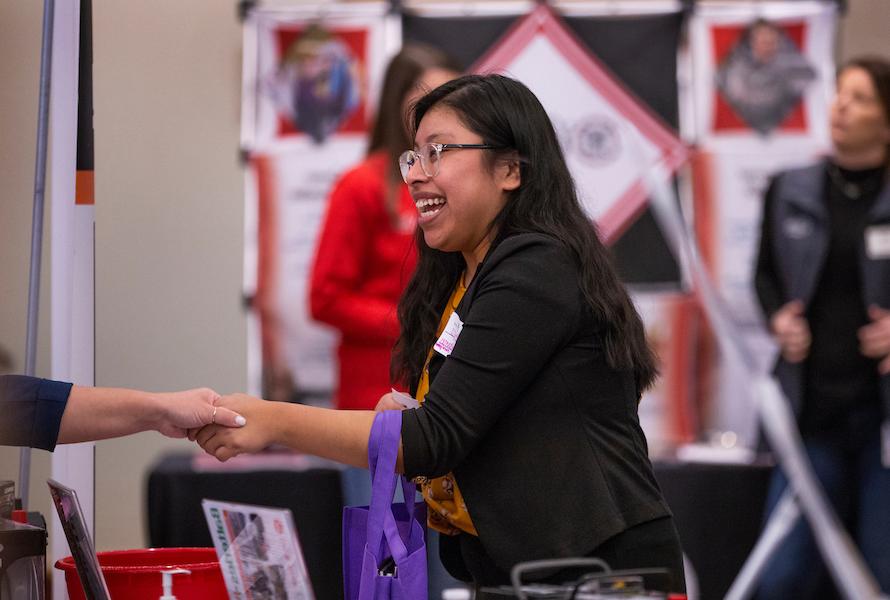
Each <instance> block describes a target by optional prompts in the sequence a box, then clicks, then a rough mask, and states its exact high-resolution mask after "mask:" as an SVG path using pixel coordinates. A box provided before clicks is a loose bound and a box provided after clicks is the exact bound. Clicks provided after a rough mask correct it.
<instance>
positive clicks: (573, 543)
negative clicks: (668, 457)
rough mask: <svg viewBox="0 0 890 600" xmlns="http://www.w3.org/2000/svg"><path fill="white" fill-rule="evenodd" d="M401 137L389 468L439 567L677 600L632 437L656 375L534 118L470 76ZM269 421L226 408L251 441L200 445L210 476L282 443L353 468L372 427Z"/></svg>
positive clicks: (366, 419)
mask: <svg viewBox="0 0 890 600" xmlns="http://www.w3.org/2000/svg"><path fill="white" fill-rule="evenodd" d="M414 130H415V135H414V147H413V149H412V150H410V151H409V152H406V153H405V154H403V155H402V160H401V166H402V174H403V176H404V177H405V179H406V181H407V183H408V187H409V190H410V192H411V196H412V198H413V200H414V202H415V206H416V207H417V209H418V223H419V225H420V227H419V228H418V231H417V234H416V242H417V248H418V266H417V268H416V270H415V272H414V275H413V277H412V279H411V281H410V282H409V284H408V287H407V289H406V291H405V293H404V295H403V296H402V298H401V300H400V301H399V327H400V335H399V339H398V342H397V344H396V348H395V352H394V355H393V360H392V373H393V377H394V379H397V380H403V381H407V382H408V383H409V386H410V388H411V391H412V393H413V394H414V395H415V397H416V398H417V400H418V401H419V402H420V403H421V404H420V408H416V409H410V410H405V412H404V413H403V418H402V431H401V434H402V435H401V443H402V448H401V452H400V455H399V461H398V468H399V469H400V470H401V471H402V472H404V473H405V474H406V475H408V476H409V477H412V478H414V479H415V481H416V482H418V483H419V484H420V485H421V487H422V491H423V497H424V500H425V501H426V502H427V503H428V504H429V506H430V509H431V510H430V511H429V514H430V519H429V522H428V525H429V526H430V527H431V528H433V529H435V530H437V531H439V532H441V533H443V534H444V535H442V536H441V537H440V548H441V552H440V554H441V556H442V558H443V562H444V563H445V566H446V567H447V568H448V570H449V571H450V572H451V573H452V574H453V575H455V576H456V577H458V578H460V579H464V580H466V581H472V582H474V583H475V584H476V585H477V586H483V585H485V586H488V585H498V584H504V583H509V572H510V569H511V568H512V567H513V566H514V565H515V564H517V563H519V562H523V561H528V560H534V559H543V558H566V557H578V556H590V557H597V558H600V559H602V560H605V561H606V562H607V563H608V564H609V565H610V566H611V567H613V568H615V569H628V568H644V567H653V568H663V569H666V570H667V572H668V573H669V574H670V578H671V582H670V583H669V584H667V585H666V588H668V589H669V590H674V591H681V590H683V589H684V588H685V582H684V577H683V563H682V552H681V549H680V544H679V539H678V535H677V532H676V528H675V527H674V523H673V519H672V517H671V514H670V510H669V509H668V507H667V505H666V504H665V502H664V499H663V498H662V495H661V492H660V490H659V488H658V484H657V483H656V481H655V477H654V475H653V472H652V466H651V464H650V463H649V459H648V456H647V450H646V439H645V436H644V435H643V431H642V430H641V428H640V424H639V420H638V417H637V405H638V403H639V400H640V397H641V394H642V392H643V391H644V390H645V389H646V388H647V387H648V386H649V385H650V384H651V382H652V380H653V378H654V377H655V375H656V366H655V359H654V356H653V353H652V351H651V349H650V348H649V346H648V344H647V342H646V339H645V335H644V332H643V326H642V323H641V321H640V318H639V315H638V314H637V312H636V310H635V309H634V307H633V304H632V303H631V301H630V298H629V297H628V294H627V292H626V290H625V289H624V287H623V286H622V284H621V282H620V281H619V279H618V276H617V274H616V272H615V269H614V268H613V266H612V263H611V259H610V256H609V254H608V251H607V250H606V248H605V247H604V246H603V245H602V243H601V242H600V241H599V239H598V237H597V234H596V231H595V228H594V226H593V224H592V223H591V221H590V220H589V218H588V217H587V215H586V214H585V213H584V211H583V209H582V208H581V205H580V203H579V202H578V198H577V195H576V192H575V189H574V184H573V182H572V178H571V176H570V174H569V171H568V167H567V166H566V163H565V159H564V157H563V154H562V150H561V149H560V146H559V142H558V140H557V138H556V134H555V132H554V129H553V126H552V124H551V122H550V119H549V118H548V117H547V114H546V112H545V111H544V109H543V107H542V106H541V104H540V102H539V101H538V99H537V98H536V97H535V96H534V94H532V93H531V91H529V89H528V88H526V87H525V86H524V85H522V84H521V83H519V82H517V81H515V80H512V79H509V78H506V77H502V76H499V75H486V76H478V75H471V76H465V77H461V78H459V79H456V80H454V81H451V82H448V83H446V84H444V85H442V86H440V87H438V88H436V89H435V90H433V91H432V92H430V93H429V94H427V95H426V96H424V97H423V98H421V99H420V100H419V101H418V103H417V105H416V107H415V109H414ZM440 145H441V146H440ZM276 404H277V403H266V402H261V401H258V400H256V399H251V398H247V397H243V396H242V397H235V398H223V399H222V400H221V401H220V405H221V406H227V407H230V408H232V409H234V410H237V411H238V412H239V413H240V414H242V415H244V416H245V417H246V419H247V423H248V424H247V426H246V427H244V428H242V430H240V431H239V432H235V433H234V435H233V432H230V431H223V430H221V429H218V428H212V427H211V428H207V429H206V430H204V431H202V432H201V433H200V434H199V436H198V439H199V441H200V442H201V444H202V446H203V447H204V448H205V449H206V450H207V451H208V452H211V453H213V454H215V455H216V456H217V457H219V458H222V459H225V458H227V457H229V456H232V455H234V454H237V453H238V452H243V451H254V450H257V449H260V448H262V447H264V446H265V445H268V444H269V443H272V442H277V443H283V444H287V445H289V446H292V447H294V448H297V449H300V450H303V451H305V452H311V453H316V454H321V455H322V456H326V457H329V458H334V459H336V460H341V461H345V462H349V463H351V464H355V465H363V464H365V461H366V453H367V440H368V433H369V430H370V426H371V422H372V420H373V415H371V414H369V413H363V412H359V411H348V412H344V411H339V412H337V411H325V410H323V409H317V408H313V407H308V406H295V405H285V406H282V405H277V406H276ZM399 407H400V405H398V404H397V403H396V402H395V401H394V400H393V399H392V398H391V397H390V395H386V396H384V397H383V398H382V399H381V401H380V403H379V404H378V409H381V410H382V409H389V408H399ZM577 575H578V573H574V572H560V573H556V574H553V573H550V574H549V575H548V577H549V580H553V581H556V580H569V579H571V578H573V577H577ZM477 597H482V596H477Z"/></svg>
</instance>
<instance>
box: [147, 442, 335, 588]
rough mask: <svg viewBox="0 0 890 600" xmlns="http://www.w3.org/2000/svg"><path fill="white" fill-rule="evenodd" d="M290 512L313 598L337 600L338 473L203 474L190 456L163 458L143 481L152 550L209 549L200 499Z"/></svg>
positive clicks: (210, 542) (333, 471) (257, 472)
mask: <svg viewBox="0 0 890 600" xmlns="http://www.w3.org/2000/svg"><path fill="white" fill-rule="evenodd" d="M204 498H209V499H212V500H223V501H226V502H241V503H244V504H255V505H258V506H273V507H279V508H289V509H290V510H291V512H292V513H293V515H294V524H295V525H296V528H297V532H298V535H299V536H300V545H301V546H302V548H303V554H304V557H305V559H306V568H307V569H308V570H309V577H310V579H311V581H312V587H313V589H314V590H315V596H316V597H317V598H319V600H321V599H323V598H342V597H343V583H342V574H341V572H340V564H341V558H340V548H341V542H340V522H341V521H340V519H341V517H342V511H343V497H342V493H341V491H340V471H339V470H337V469H323V468H322V469H309V470H305V471H281V470H280V471H271V470H270V471H249V472H229V471H203V472H196V471H195V470H194V469H193V468H192V455H191V454H172V455H169V456H166V457H164V458H163V459H162V460H161V461H160V462H159V463H158V464H157V465H155V467H154V468H153V469H152V470H151V472H150V474H149V477H148V530H149V543H150V545H151V546H152V547H155V548H167V547H187V546H199V547H206V546H213V541H212V540H211V539H210V531H209V529H208V527H207V521H206V519H205V518H204V511H203V509H202V508H201V500H202V499H204Z"/></svg>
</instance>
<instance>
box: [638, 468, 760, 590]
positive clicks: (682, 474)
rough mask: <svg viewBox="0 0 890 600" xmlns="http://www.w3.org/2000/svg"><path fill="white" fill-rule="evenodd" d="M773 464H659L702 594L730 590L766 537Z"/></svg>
mask: <svg viewBox="0 0 890 600" xmlns="http://www.w3.org/2000/svg"><path fill="white" fill-rule="evenodd" d="M770 472H771V470H770V467H768V466H765V465H712V464H696V463H656V464H655V476H656V478H657V479H658V483H659V485H661V490H662V492H663V493H664V497H665V499H666V500H667V502H668V505H670V507H671V510H672V511H673V513H674V519H675V520H676V523H677V529H678V530H679V532H680V542H681V543H682V544H683V552H684V553H685V554H686V558H687V559H688V561H689V562H691V563H692V567H693V569H694V570H695V574H696V576H697V577H698V585H699V597H700V598H701V599H702V600H712V599H713V600H718V599H720V598H723V597H724V596H725V595H726V592H727V590H729V586H730V585H732V582H733V580H734V579H735V577H736V575H737V574H738V572H739V570H740V569H741V568H742V565H743V564H744V563H745V559H746V558H747V557H748V554H749V553H750V552H751V549H752V548H753V547H754V544H755V543H756V542H757V538H758V537H759V536H760V529H761V524H762V521H763V508H764V503H765V502H766V491H767V487H768V485H769V475H770Z"/></svg>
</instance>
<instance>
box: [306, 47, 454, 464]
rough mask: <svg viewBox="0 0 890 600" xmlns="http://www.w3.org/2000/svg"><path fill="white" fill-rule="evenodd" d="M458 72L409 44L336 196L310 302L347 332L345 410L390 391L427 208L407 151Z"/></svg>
mask: <svg viewBox="0 0 890 600" xmlns="http://www.w3.org/2000/svg"><path fill="white" fill-rule="evenodd" d="M458 73H459V69H458V67H457V65H456V64H455V63H454V62H453V61H452V60H451V59H450V58H449V57H448V56H447V55H445V54H444V53H442V52H441V51H439V50H437V49H435V48H432V47H430V46H425V45H420V44H413V43H408V44H406V45H405V46H404V47H403V48H402V50H401V51H400V52H399V53H398V54H396V55H395V56H394V57H393V58H392V60H391V61H390V63H389V66H388V67H387V69H386V74H385V76H384V79H383V87H382V92H381V95H380V102H379V104H378V108H377V116H376V117H375V119H374V125H373V128H372V130H371V139H370V143H369V146H368V153H367V156H366V157H365V159H364V160H363V161H362V162H361V163H360V164H358V165H357V166H355V167H353V168H352V169H350V170H348V171H347V172H346V173H345V174H344V175H343V176H342V177H341V178H340V180H339V181H338V182H337V183H336V185H335V186H334V189H333V191H332V192H331V195H330V198H329V200H328V206H327V213H326V216H325V219H324V224H323V226H322V229H321V232H320V234H319V240H318V246H317V248H316V252H315V260H314V264H313V267H312V274H311V280H310V292H309V306H310V312H311V314H312V317H313V318H314V319H316V320H318V321H320V322H322V323H326V324H328V325H330V326H332V327H333V328H334V329H336V330H337V332H339V334H340V340H339V345H338V347H337V359H338V364H339V373H338V378H337V391H336V396H335V398H334V406H335V407H337V408H350V409H366V410H367V409H372V408H374V405H375V404H377V400H379V399H380V396H382V395H383V394H385V393H387V392H389V391H390V387H391V385H390V379H389V360H390V353H391V351H392V347H393V344H394V343H395V341H396V337H397V336H398V333H399V325H398V319H397V316H396V304H397V303H398V300H399V296H400V295H401V294H402V290H403V289H404V287H405V284H406V283H407V281H408V277H410V275H411V272H412V271H413V270H414V265H415V263H416V254H415V252H414V247H413V240H414V237H413V236H414V229H415V226H416V223H417V211H416V209H415V208H414V202H413V200H411V196H410V195H409V194H408V188H407V187H406V186H405V184H404V182H403V181H402V179H401V177H400V175H399V170H398V157H399V153H401V152H402V151H403V150H404V149H405V148H407V147H408V146H409V145H410V138H409V135H408V130H407V126H406V115H407V112H408V109H409V107H410V106H411V104H412V103H413V102H414V101H415V100H416V99H417V98H418V97H420V96H421V95H422V94H423V93H424V92H426V91H429V90H431V89H433V88H435V87H437V86H438V85H439V84H441V83H444V82H445V81H448V80H449V79H453V78H454V77H456V76H457V75H458ZM364 477H365V478H367V475H366V474H365V475H364Z"/></svg>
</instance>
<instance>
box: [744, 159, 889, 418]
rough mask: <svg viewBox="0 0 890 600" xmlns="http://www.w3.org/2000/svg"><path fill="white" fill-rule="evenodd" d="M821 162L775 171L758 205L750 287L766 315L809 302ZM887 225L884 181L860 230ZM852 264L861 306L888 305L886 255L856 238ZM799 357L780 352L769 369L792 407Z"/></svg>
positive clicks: (884, 396)
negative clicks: (757, 244)
mask: <svg viewBox="0 0 890 600" xmlns="http://www.w3.org/2000/svg"><path fill="white" fill-rule="evenodd" d="M825 169H826V162H825V161H822V162H820V163H818V164H815V165H811V166H809V167H805V168H801V169H795V170H791V171H787V172H784V173H782V174H780V175H779V176H777V177H776V179H775V181H774V182H773V184H772V185H773V190H772V193H771V194H770V195H771V196H772V198H771V201H770V202H768V203H767V205H765V206H764V207H763V211H764V212H763V225H762V228H761V230H762V233H761V241H760V251H759V255H758V258H757V269H756V274H755V287H756V289H757V296H758V298H759V300H760V304H761V307H762V308H763V312H764V314H765V316H766V318H767V320H769V318H770V317H771V316H772V314H773V313H774V312H776V311H777V310H778V309H779V308H781V307H782V306H783V305H784V304H785V303H787V302H790V301H791V300H795V299H797V300H800V301H801V302H803V304H804V306H805V307H809V305H810V301H811V300H812V299H813V294H814V293H815V291H816V286H817V285H818V283H819V277H820V275H821V273H822V268H823V265H824V264H825V258H826V255H827V253H828V245H829V236H830V223H829V222H828V211H827V209H826V207H825V197H826V190H825V186H826V174H825V173H826V171H825ZM874 226H882V227H888V226H890V185H888V184H885V186H884V188H883V189H882V190H881V192H880V194H879V195H878V197H877V199H876V200H875V202H874V204H873V205H872V207H871V210H870V212H869V214H868V223H867V225H866V230H868V228H870V227H874ZM858 257H859V260H858V264H856V265H850V268H851V269H859V270H860V273H861V280H862V299H863V301H864V302H865V306H866V307H867V306H868V305H870V304H876V305H878V306H881V307H883V308H890V259H888V258H887V257H884V258H878V257H869V255H868V252H867V251H866V243H865V239H863V240H862V241H861V242H860V246H859V251H858ZM803 369H804V367H803V363H796V364H794V363H789V362H788V361H786V360H784V359H783V358H782V357H781V355H780V356H779V358H778V361H777V363H776V368H775V374H776V377H777V379H778V380H779V383H780V385H781V387H782V391H783V392H785V395H786V396H787V397H788V400H789V402H790V403H791V406H792V408H793V409H794V410H795V412H796V413H797V414H798V416H800V413H801V410H802V407H803V379H804V373H803ZM879 385H880V391H881V402H882V405H883V409H884V418H885V419H886V418H887V417H888V416H890V376H887V375H884V376H882V377H881V378H880V383H879Z"/></svg>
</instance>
